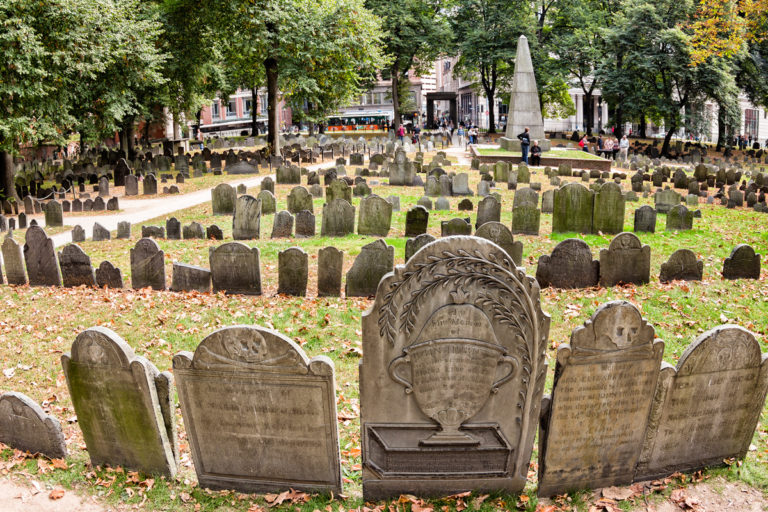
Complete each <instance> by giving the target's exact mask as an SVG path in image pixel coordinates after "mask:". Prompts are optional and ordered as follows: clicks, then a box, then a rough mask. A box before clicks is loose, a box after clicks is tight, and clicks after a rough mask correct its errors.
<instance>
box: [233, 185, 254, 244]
mask: <svg viewBox="0 0 768 512" xmlns="http://www.w3.org/2000/svg"><path fill="white" fill-rule="evenodd" d="M260 233H261V201H259V200H258V199H256V198H254V197H253V196H249V195H243V196H240V197H238V198H237V200H236V201H235V214H234V216H233V217H232V237H233V238H234V239H235V240H251V239H258V238H259V236H260Z"/></svg>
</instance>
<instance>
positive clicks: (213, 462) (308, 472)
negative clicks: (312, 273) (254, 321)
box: [173, 325, 341, 493]
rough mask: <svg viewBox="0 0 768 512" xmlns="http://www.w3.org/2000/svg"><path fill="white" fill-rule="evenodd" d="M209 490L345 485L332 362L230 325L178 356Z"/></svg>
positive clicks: (335, 488) (185, 406)
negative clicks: (342, 476) (195, 347)
mask: <svg viewBox="0 0 768 512" xmlns="http://www.w3.org/2000/svg"><path fill="white" fill-rule="evenodd" d="M173 373H174V375H176V377H177V379H178V392H179V402H180V403H181V409H182V413H183V415H184V423H185V424H186V425H187V428H188V432H189V436H188V438H189V443H190V448H191V451H192V458H193V461H194V463H195V470H196V472H197V479H198V481H199V482H200V486H201V487H207V488H212V489H236V490H238V491H241V492H249V493H250V492H265V491H282V490H287V489H289V488H290V489H297V490H305V491H315V492H322V491H324V492H328V491H330V492H335V493H339V492H341V464H340V462H341V461H340V459H339V441H338V427H337V424H338V420H337V417H336V393H335V381H334V367H333V362H332V361H331V360H330V359H329V358H327V357H325V356H317V357H314V358H312V359H309V358H308V357H307V355H306V354H305V353H304V351H303V350H302V349H301V348H300V347H299V346H298V345H297V344H296V343H294V342H293V341H291V340H290V339H289V338H287V337H286V336H284V335H282V334H280V333H278V332H276V331H272V330H270V329H264V328H261V327H256V326H246V325H237V326H231V327H225V328H223V329H219V330H218V331H215V332H214V333H212V334H211V335H209V336H208V337H206V338H205V339H204V340H203V341H202V342H201V343H200V345H198V347H197V349H196V350H195V353H194V354H192V353H190V352H179V353H178V354H176V355H175V356H174V358H173Z"/></svg>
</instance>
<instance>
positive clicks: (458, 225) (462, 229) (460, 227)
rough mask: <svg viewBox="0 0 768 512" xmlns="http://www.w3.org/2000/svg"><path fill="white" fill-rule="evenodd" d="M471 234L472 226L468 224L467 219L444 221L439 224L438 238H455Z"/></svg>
mask: <svg viewBox="0 0 768 512" xmlns="http://www.w3.org/2000/svg"><path fill="white" fill-rule="evenodd" d="M471 234H472V224H470V222H469V217H467V218H466V219H459V218H454V219H451V220H444V221H442V222H440V236H441V237H446V236H456V235H465V236H469V235H471Z"/></svg>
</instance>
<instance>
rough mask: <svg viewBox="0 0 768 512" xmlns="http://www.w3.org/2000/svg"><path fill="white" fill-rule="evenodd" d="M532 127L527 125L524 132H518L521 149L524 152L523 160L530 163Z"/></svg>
mask: <svg viewBox="0 0 768 512" xmlns="http://www.w3.org/2000/svg"><path fill="white" fill-rule="evenodd" d="M530 131H531V130H530V129H529V128H528V127H527V126H526V127H525V131H524V132H523V133H520V134H518V136H517V138H518V139H519V140H520V150H521V151H522V152H523V162H525V164H526V165H528V147H529V146H530V145H531V134H530Z"/></svg>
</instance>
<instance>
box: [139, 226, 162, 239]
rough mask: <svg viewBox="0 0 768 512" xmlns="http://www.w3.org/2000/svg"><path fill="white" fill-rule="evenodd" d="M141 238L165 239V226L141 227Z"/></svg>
mask: <svg viewBox="0 0 768 512" xmlns="http://www.w3.org/2000/svg"><path fill="white" fill-rule="evenodd" d="M141 238H165V228H164V227H163V226H141Z"/></svg>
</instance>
